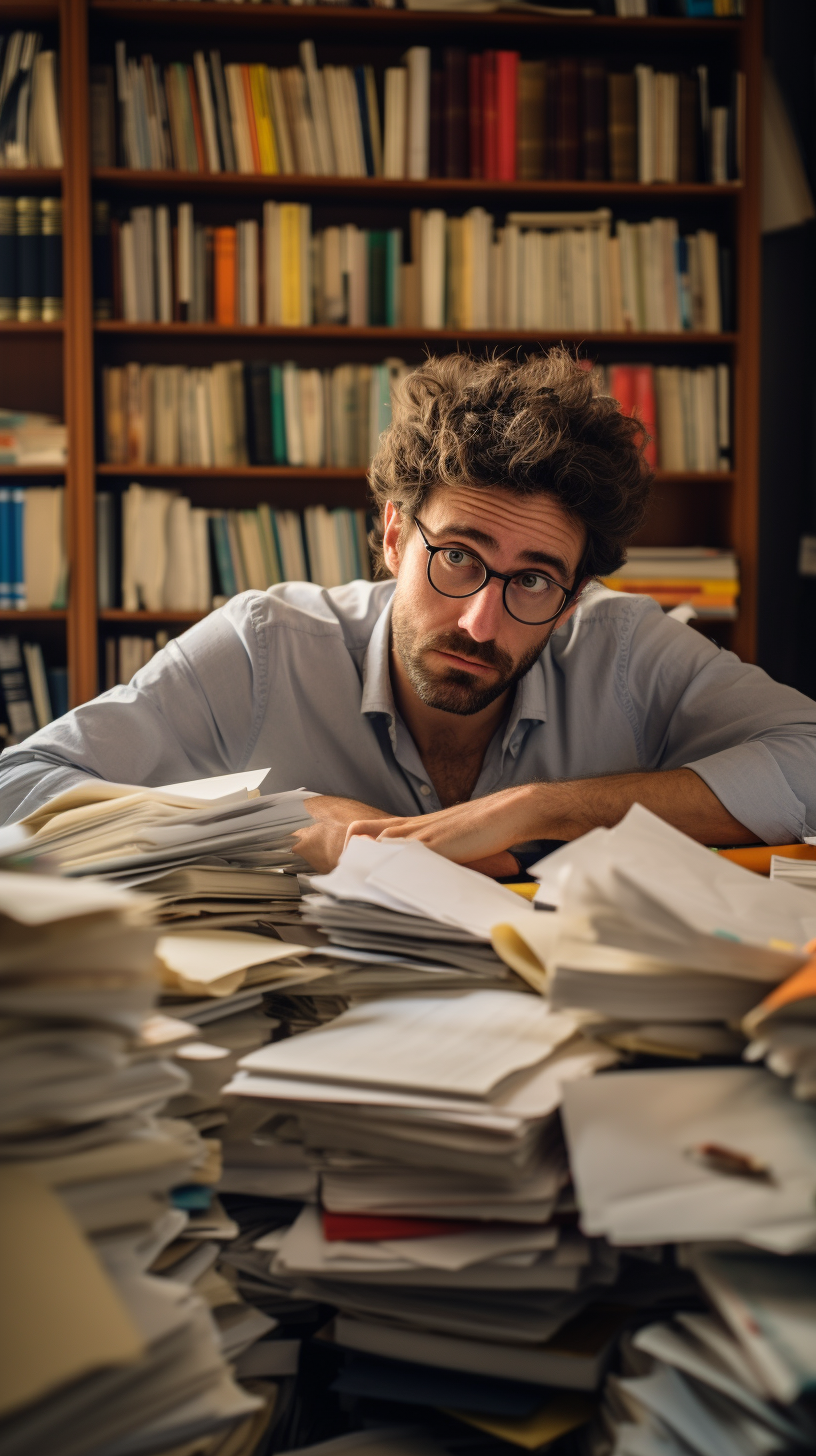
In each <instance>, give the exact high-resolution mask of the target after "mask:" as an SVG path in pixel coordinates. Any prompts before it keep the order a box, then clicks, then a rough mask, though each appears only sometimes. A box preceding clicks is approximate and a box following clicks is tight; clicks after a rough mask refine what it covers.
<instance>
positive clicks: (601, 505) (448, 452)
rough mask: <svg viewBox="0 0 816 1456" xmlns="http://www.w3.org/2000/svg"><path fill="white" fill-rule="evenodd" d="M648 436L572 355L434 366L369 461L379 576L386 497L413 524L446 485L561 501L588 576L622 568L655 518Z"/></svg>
mask: <svg viewBox="0 0 816 1456" xmlns="http://www.w3.org/2000/svg"><path fill="white" fill-rule="evenodd" d="M646 438H647V437H646V436H645V434H644V431H643V427H642V425H641V424H640V422H639V421H638V420H634V419H631V418H630V417H629V416H627V415H623V414H621V412H620V410H619V408H618V404H617V402H616V401H615V400H613V399H610V398H608V397H607V396H606V395H602V394H599V393H598V392H597V389H596V385H595V381H594V379H593V377H592V375H591V374H590V373H589V372H588V370H586V369H585V368H583V367H582V366H581V365H580V364H579V363H578V362H577V360H576V359H575V358H573V357H572V356H571V355H570V354H569V353H568V352H567V350H566V349H564V348H563V347H558V348H554V349H550V350H549V351H548V352H547V353H543V354H535V355H533V356H531V357H530V358H528V359H525V360H523V361H521V362H519V361H516V360H511V359H507V358H499V357H496V356H494V357H492V358H477V357H476V356H474V355H472V354H468V353H460V354H448V355H445V356H444V357H442V358H428V359H426V360H425V361H424V363H422V364H420V365H419V366H418V367H417V368H416V369H414V370H413V371H412V373H410V374H409V375H407V376H406V378H405V379H403V380H402V382H401V383H400V384H399V385H398V386H397V388H396V390H395V392H394V399H393V406H392V416H391V424H390V425H389V427H388V429H387V430H385V431H384V432H383V434H382V435H381V436H380V442H379V446H378V448H377V453H376V455H375V456H374V459H373V461H372V462H371V469H370V472H369V483H370V486H371V492H372V495H373V497H374V502H375V504H376V506H377V508H378V511H379V518H378V522H377V524H376V525H375V527H374V529H373V531H372V532H371V535H370V537H369V541H370V545H371V550H372V554H373V557H374V563H375V566H376V570H377V574H378V575H384V574H386V571H385V566H384V561H383V551H382V511H383V508H384V506H385V503H386V501H389V500H390V501H393V503H394V505H395V506H397V508H398V509H399V511H400V514H401V515H402V516H403V517H404V518H405V520H406V521H409V522H410V521H413V519H414V517H415V515H416V513H417V511H419V509H420V508H421V506H422V504H423V502H424V501H425V500H426V499H427V498H428V496H429V495H430V493H431V491H433V490H435V489H436V488H437V487H438V486H444V485H469V486H477V487H481V488H483V489H490V488H491V487H492V488H494V489H495V488H497V487H499V488H501V489H502V490H509V491H513V492H514V494H517V495H535V494H537V493H538V492H540V491H546V492H547V493H549V494H550V495H553V496H554V497H555V498H556V500H558V501H559V502H560V504H561V505H562V506H563V507H564V509H565V510H566V511H568V512H569V514H570V515H571V516H573V517H574V518H575V519H576V520H578V521H581V522H582V523H583V525H584V526H585V527H586V531H587V551H586V557H585V571H586V574H587V575H588V576H606V575H607V574H608V573H609V572H611V571H615V570H616V569H617V568H618V567H619V566H621V565H622V563H623V562H624V561H625V559H626V546H627V544H628V542H629V541H631V539H632V537H633V536H634V534H635V532H636V531H637V529H638V527H639V526H640V524H641V522H642V520H643V517H644V514H645V511H646V506H647V502H648V496H649V489H650V486H651V482H652V473H651V471H650V470H649V468H648V466H647V465H646V464H645V462H644V459H643V448H644V444H645V441H646Z"/></svg>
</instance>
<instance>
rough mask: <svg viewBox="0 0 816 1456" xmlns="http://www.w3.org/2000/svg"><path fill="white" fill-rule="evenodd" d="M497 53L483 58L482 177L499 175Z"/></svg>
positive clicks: (493, 52) (487, 54)
mask: <svg viewBox="0 0 816 1456" xmlns="http://www.w3.org/2000/svg"><path fill="white" fill-rule="evenodd" d="M496 120H497V116H496V52H495V51H485V53H484V55H483V56H482V176H483V177H485V178H496V177H498V175H499V155H498V147H497V142H498V137H497V135H496V131H497V127H496Z"/></svg>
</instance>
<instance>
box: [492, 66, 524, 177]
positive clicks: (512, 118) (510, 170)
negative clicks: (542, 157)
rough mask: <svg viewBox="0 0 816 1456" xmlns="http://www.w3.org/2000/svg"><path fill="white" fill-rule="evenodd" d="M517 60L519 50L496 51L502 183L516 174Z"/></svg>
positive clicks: (498, 155) (497, 134)
mask: <svg viewBox="0 0 816 1456" xmlns="http://www.w3.org/2000/svg"><path fill="white" fill-rule="evenodd" d="M518 63H519V57H518V51H497V52H496V154H497V155H496V162H497V170H496V176H497V177H500V178H501V180H502V181H503V182H512V181H514V180H515V176H516V107H517V105H518Z"/></svg>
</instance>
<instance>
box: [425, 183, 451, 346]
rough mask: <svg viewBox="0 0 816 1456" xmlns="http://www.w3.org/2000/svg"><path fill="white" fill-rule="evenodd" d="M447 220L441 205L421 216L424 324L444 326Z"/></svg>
mask: <svg viewBox="0 0 816 1456" xmlns="http://www.w3.org/2000/svg"><path fill="white" fill-rule="evenodd" d="M446 223H447V219H446V217H445V214H444V212H443V211H442V209H441V208H438V207H434V208H431V209H430V211H428V212H425V213H423V215H422V244H421V246H422V261H421V280H422V284H421V287H422V293H421V300H420V307H421V318H422V327H423V328H425V329H443V328H444V327H445V237H446Z"/></svg>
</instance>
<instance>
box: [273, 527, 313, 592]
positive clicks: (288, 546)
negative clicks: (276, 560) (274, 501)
mask: <svg viewBox="0 0 816 1456" xmlns="http://www.w3.org/2000/svg"><path fill="white" fill-rule="evenodd" d="M275 526H276V529H277V533H278V542H279V544H280V551H281V566H282V568H283V579H284V581H308V580H309V573H308V572H307V570H306V557H305V556H304V554H303V535H302V532H301V524H300V516H299V515H298V513H297V511H276V512H275Z"/></svg>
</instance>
